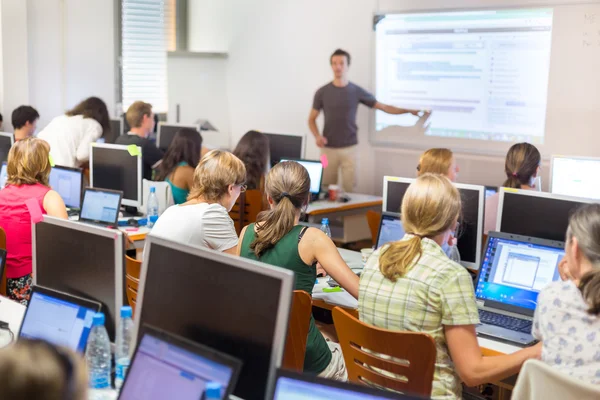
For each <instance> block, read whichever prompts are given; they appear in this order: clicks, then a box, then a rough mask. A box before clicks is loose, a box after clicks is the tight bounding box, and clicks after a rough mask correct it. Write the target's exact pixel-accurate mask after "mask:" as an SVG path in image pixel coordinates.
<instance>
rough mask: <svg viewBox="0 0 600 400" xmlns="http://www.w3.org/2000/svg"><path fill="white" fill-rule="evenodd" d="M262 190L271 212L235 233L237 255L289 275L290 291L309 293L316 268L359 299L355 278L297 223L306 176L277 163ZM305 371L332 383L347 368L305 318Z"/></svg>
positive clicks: (313, 232)
mask: <svg viewBox="0 0 600 400" xmlns="http://www.w3.org/2000/svg"><path fill="white" fill-rule="evenodd" d="M265 191H266V194H267V200H268V202H269V206H270V210H268V211H265V212H263V213H261V214H260V215H259V216H258V222H257V223H256V224H250V225H248V226H247V227H245V228H244V230H243V231H242V233H241V235H240V246H239V254H240V256H242V257H245V258H249V259H253V260H259V261H262V262H264V263H267V264H271V265H276V266H278V267H281V268H286V269H289V270H291V271H293V272H294V274H295V276H296V286H295V288H294V289H295V290H303V291H305V292H308V293H309V294H312V289H313V286H314V284H315V279H316V277H317V271H316V264H317V263H319V264H321V266H322V267H323V269H324V270H325V271H326V272H327V273H328V274H329V275H331V276H332V277H333V279H335V280H336V281H337V282H339V284H340V286H342V287H343V288H344V289H346V290H347V291H348V292H349V293H350V294H351V295H352V296H354V297H356V298H357V297H358V277H357V276H356V275H355V274H354V273H353V272H352V270H351V269H350V268H348V266H347V265H346V263H345V262H344V260H343V259H342V257H341V256H340V253H339V252H338V250H337V248H336V247H335V244H334V243H333V242H332V241H331V239H329V238H328V237H327V236H326V235H325V234H324V233H323V232H321V231H320V230H319V229H316V228H306V227H303V226H301V225H298V222H299V219H300V214H301V212H302V210H303V209H304V208H305V207H306V206H307V205H308V200H309V196H310V177H309V175H308V171H306V168H304V167H303V166H302V165H300V164H298V163H297V162H293V161H288V162H282V163H279V164H277V165H276V166H275V167H273V169H271V171H270V172H269V174H268V175H267V179H266V184H265ZM304 372H308V373H310V374H314V375H319V376H321V377H325V378H331V379H336V380H342V381H345V380H347V377H348V376H347V373H346V366H345V364H344V358H343V356H342V352H341V349H340V347H339V345H338V344H337V343H331V342H329V343H328V342H327V341H326V340H325V338H324V337H323V335H322V334H321V332H319V330H318V328H317V326H316V325H315V320H314V319H313V317H312V316H311V317H310V328H309V332H308V338H307V342H306V355H305V358H304Z"/></svg>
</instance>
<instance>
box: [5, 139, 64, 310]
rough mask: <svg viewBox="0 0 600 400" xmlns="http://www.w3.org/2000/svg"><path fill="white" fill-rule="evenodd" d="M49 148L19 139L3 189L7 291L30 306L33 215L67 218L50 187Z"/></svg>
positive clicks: (62, 206) (62, 205)
mask: <svg viewBox="0 0 600 400" xmlns="http://www.w3.org/2000/svg"><path fill="white" fill-rule="evenodd" d="M49 153H50V146H49V145H48V143H46V142H45V141H43V140H41V139H36V138H27V139H23V140H19V141H18V142H17V143H15V144H14V146H13V147H12V148H11V149H10V152H9V153H8V165H7V172H8V177H7V179H6V187H4V188H3V189H2V190H0V228H2V229H4V231H5V232H6V252H7V257H6V292H7V294H8V297H9V298H11V299H13V300H16V301H19V302H20V303H22V304H24V305H27V302H28V301H29V295H30V294H31V288H30V286H31V266H32V260H31V214H30V210H32V212H35V208H36V207H37V209H38V211H40V210H41V212H42V214H48V215H50V216H53V217H58V218H65V219H66V218H67V210H66V208H65V203H64V202H63V200H62V198H61V197H60V195H59V194H58V193H57V192H55V191H54V190H52V189H50V187H49V186H48V177H49V176H50V169H51V166H50V160H49V157H48V155H49Z"/></svg>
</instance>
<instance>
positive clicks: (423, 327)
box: [358, 235, 479, 399]
mask: <svg viewBox="0 0 600 400" xmlns="http://www.w3.org/2000/svg"><path fill="white" fill-rule="evenodd" d="M411 237H412V236H411V235H406V236H404V238H403V239H402V240H407V239H409V238H411ZM387 247H388V246H383V247H382V248H380V249H378V250H377V251H375V252H374V253H373V255H372V256H371V257H370V258H369V260H368V261H367V264H366V265H365V268H364V270H363V272H362V274H361V277H360V289H359V297H358V309H359V315H360V319H361V321H364V322H366V323H368V324H371V325H374V326H376V327H379V328H384V329H391V330H399V331H411V332H423V333H427V334H429V335H431V337H432V338H433V339H434V341H435V344H436V348H437V355H436V362H435V372H434V377H433V388H432V393H431V395H432V398H434V399H460V398H461V393H462V387H461V384H460V383H461V382H460V378H459V377H458V375H457V374H456V372H455V370H454V365H453V363H452V360H451V359H450V354H449V351H448V345H447V343H446V337H445V335H444V327H443V326H444V325H475V324H478V323H479V314H478V312H477V304H476V303H475V292H474V290H473V283H472V280H471V277H470V275H469V273H468V272H467V271H466V270H465V268H464V267H462V266H460V265H459V264H456V263H455V262H453V261H450V259H448V257H447V256H446V254H444V251H443V250H442V249H441V247H440V246H438V245H437V244H436V243H435V242H434V241H433V240H431V239H427V238H424V239H422V240H421V249H422V255H421V257H420V259H419V260H418V262H417V263H416V264H414V265H413V266H411V267H410V268H409V270H408V272H407V273H406V274H405V275H404V276H403V277H401V278H399V279H398V280H397V281H396V282H392V281H390V280H389V279H387V278H386V277H384V276H383V274H382V273H381V271H380V270H379V256H380V254H381V251H382V250H385V249H386V248H387Z"/></svg>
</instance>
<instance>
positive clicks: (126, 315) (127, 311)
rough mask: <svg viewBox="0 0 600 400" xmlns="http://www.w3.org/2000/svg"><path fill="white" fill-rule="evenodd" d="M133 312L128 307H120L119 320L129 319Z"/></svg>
mask: <svg viewBox="0 0 600 400" xmlns="http://www.w3.org/2000/svg"><path fill="white" fill-rule="evenodd" d="M132 315H133V310H132V309H131V307H129V306H123V307H121V318H131V316H132Z"/></svg>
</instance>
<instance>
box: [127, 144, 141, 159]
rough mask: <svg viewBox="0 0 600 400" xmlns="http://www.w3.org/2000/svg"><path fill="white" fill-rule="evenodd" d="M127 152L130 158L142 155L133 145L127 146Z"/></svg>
mask: <svg viewBox="0 0 600 400" xmlns="http://www.w3.org/2000/svg"><path fill="white" fill-rule="evenodd" d="M127 151H128V152H129V155H130V156H132V157H137V156H141V155H142V153H141V152H140V148H139V147H137V146H136V145H135V144H130V145H129V146H127Z"/></svg>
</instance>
